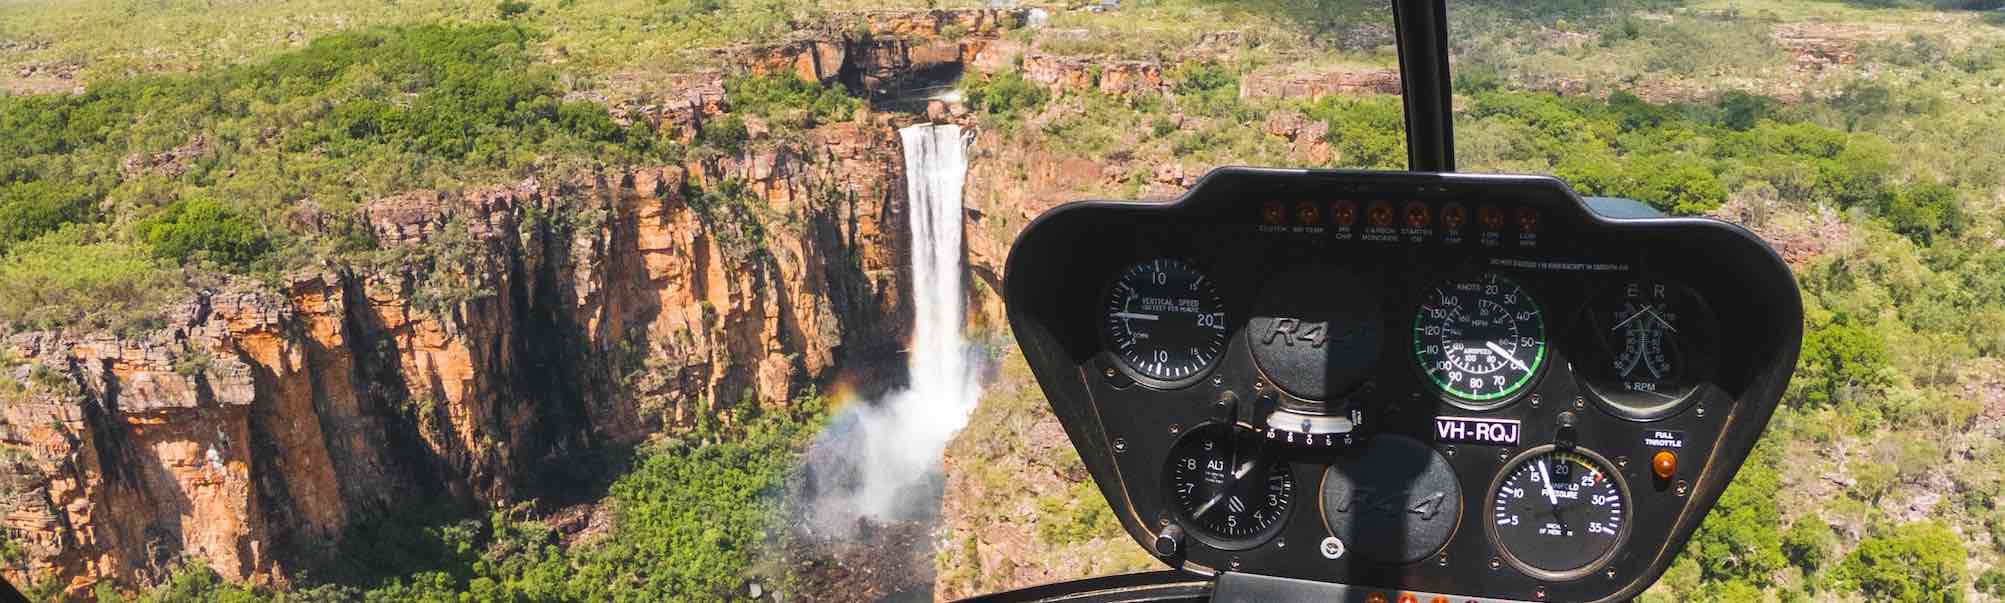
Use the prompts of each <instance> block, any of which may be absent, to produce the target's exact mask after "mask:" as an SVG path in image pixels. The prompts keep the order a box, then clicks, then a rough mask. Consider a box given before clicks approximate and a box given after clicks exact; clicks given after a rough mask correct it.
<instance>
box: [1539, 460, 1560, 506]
mask: <svg viewBox="0 0 2005 603" xmlns="http://www.w3.org/2000/svg"><path fill="white" fill-rule="evenodd" d="M1539 482H1540V483H1543V484H1545V492H1546V500H1549V501H1552V508H1553V512H1554V513H1558V512H1559V492H1555V491H1553V489H1552V474H1551V473H1549V472H1547V471H1546V462H1545V461H1544V460H1540V461H1539Z"/></svg>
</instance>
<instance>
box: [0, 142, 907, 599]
mask: <svg viewBox="0 0 2005 603" xmlns="http://www.w3.org/2000/svg"><path fill="white" fill-rule="evenodd" d="M751 148H752V149H754V150H752V151H749V152H747V153H744V154H743V155H740V156H733V157H727V158H718V159H710V160H706V161H701V162H692V163H691V164H689V165H686V166H662V167H654V168H648V169H640V170H635V171H631V172H626V173H591V172H588V173H583V174H579V175H576V176H575V177H572V178H568V179H565V180H563V181H560V182H553V181H540V180H528V181H524V182H521V183H519V184H517V185H513V186H507V187H500V188H493V189H485V190H473V191H463V192H455V193H446V192H436V191H418V192H412V193H408V194H403V195H397V196H393V197H389V198H385V199H381V200H378V201H376V202H374V203H371V204H369V205H368V206H367V207H366V208H365V210H364V215H365V216H366V219H367V220H368V222H369V225H370V227H371V228H372V229H373V230H374V231H375V234H376V235H377V238H378V240H379V242H380V244H381V246H382V247H383V248H384V249H385V252H384V255H385V256H386V259H385V260H383V261H382V262H381V265H377V266H329V267H327V268H326V269H325V270H324V271H322V272H320V273H316V274H304V275H297V276H296V277H294V278H292V279H291V281H290V282H289V283H286V284H285V285H283V286H282V287H279V288H278V289H279V290H277V291H272V290H269V289H262V288H257V287H251V286H239V287H227V288H225V289H223V290H220V291H212V292H205V293H203V294H201V295H200V296H198V297H197V298H196V299H194V300H193V301H191V302H190V303H188V304H187V305H186V306H185V307H183V308H180V309H178V310H177V311H176V312H175V313H174V315H173V318H172V320H171V321H170V323H171V324H169V325H168V326H167V327H166V328H163V329H161V330H160V331H158V332H155V333H152V334H150V335H147V336H145V337H140V338H136V339H118V338H114V337H110V336H80V335H70V334H60V333H28V334H22V335H17V336H14V337H11V338H9V339H7V340H5V346H4V349H5V350H6V351H7V356H6V357H7V358H8V359H9V360H8V364H9V365H10V366H9V367H8V368H7V369H6V370H7V371H9V373H10V375H11V376H13V377H15V381H18V382H21V383H26V384H28V385H27V386H26V387H25V388H23V389H22V390H21V391H18V392H13V393H5V392H0V395H4V396H7V397H8V398H9V400H8V402H9V403H7V404H4V405H0V408H4V409H5V414H4V419H5V421H4V423H0V449H4V451H5V452H4V455H0V459H4V461H5V466H4V474H0V478H4V479H3V480H0V495H4V498H0V505H4V507H0V508H4V510H5V513H4V516H0V522H4V527H5V528H6V529H7V530H9V531H10V532H11V533H12V534H14V535H16V536H17V537H18V538H17V539H16V541H17V542H20V543H23V544H24V545H25V546H24V547H23V548H25V551H22V552H23V553H25V555H24V558H23V559H20V560H19V561H20V562H23V563H21V565H23V566H25V567H23V568H21V569H25V573H14V574H10V575H9V577H10V579H13V580H15V581H16V583H17V584H25V583H26V582H28V580H27V579H28V578H30V577H32V578H33V579H35V580H43V579H48V578H49V577H52V576H53V577H56V578H58V579H61V580H63V581H65V583H66V584H68V585H69V586H70V587H71V590H72V592H80V591H82V590H84V589H86V588H88V586H89V585H90V584H91V583H93V582H94V581H95V580H97V579H99V578H104V577H111V578H117V579H120V580H121V581H141V582H145V581H151V580H153V579H157V578H159V577H161V576H163V575H165V573H166V572H167V571H168V570H169V569H170V567H171V565H172V564H173V563H175V562H177V561H178V560H179V559H180V558H182V557H184V556H185V557H186V558H191V559H194V560H198V561H202V562H205V563H206V564H208V565H209V566H210V567H212V568H214V569H215V570H217V571H218V572H219V573H221V574H223V575H224V576H225V577H226V578H230V579H245V578H252V579H269V580H283V579H284V578H285V576H286V575H287V572H288V570H289V568H287V567H285V565H284V564H285V561H284V560H286V559H289V558H291V557H290V556H289V555H288V552H290V551H294V550H296V548H297V547H302V546H311V545H313V544H315V543H318V542H323V541H325V540H327V539H329V538H331V537H334V536H338V535H339V534H340V532H341V530H342V529H343V528H344V527H346V526H349V525H353V524H354V523H356V522H357V521H359V520H362V519H366V518H368V517H370V516H373V515H379V514H382V513H384V512H387V511H391V510H394V509H398V508H408V507H409V505H411V504H413V502H414V501H422V500H428V499H439V500H463V501H464V500H485V501H500V500H513V499H520V498H526V497H531V496H539V495H548V494H551V493H562V491H563V490H564V488H565V487H566V486H568V485H572V484H576V483H579V482H580V481H581V479H583V478H586V477H589V476H581V475H574V474H573V473H572V472H573V471H574V470H575V469H574V468H575V464H574V463H572V462H569V461H571V460H572V459H573V458H574V457H575V456H576V455H578V454H581V453H585V452H587V451H590V450H594V449H597V448H600V447H603V446H604V445H607V444H620V443H631V442H635V441H637V440H639V439H641V438H643V437H645V436H647V435H648V434H651V433H655V432H657V431H660V430H662V429H665V428H673V426H674V425H676V424H678V423H687V422H688V421H691V420H693V419H694V418H695V417H696V416H697V414H698V413H705V412H708V411H710V410H711V409H713V408H715V407H717V406H720V405H730V404H736V403H740V401H741V396H744V398H742V399H743V400H748V401H751V402H755V403H760V404H781V403H784V402H785V401H786V400H787V399H788V398H789V397H790V396H791V395H793V394H794V393H796V391H797V390H798V389H799V388H801V387H803V386H805V385H807V384H809V383H811V382H813V381H817V380H823V379H827V378H829V377H830V376H831V375H832V374H833V371H834V370H835V369H836V366H837V358H839V357H856V356H868V355H870V354H871V351H872V350H883V349H886V348H890V347H891V346H895V345H896V342H897V340H898V338H899V337H900V332H899V329H900V328H902V325H904V324H906V323H907V322H909V321H906V320H901V319H900V318H899V316H901V315H902V314H908V313H909V310H908V309H906V308H905V303H904V301H903V299H904V298H905V296H906V295H907V294H906V293H905V292H901V291H900V290H899V288H900V287H901V286H906V284H905V283H902V282H900V280H899V279H898V278H896V277H895V274H896V272H897V270H896V267H898V266H901V265H902V263H903V259H902V258H904V257H905V254H904V251H903V249H902V246H903V239H904V232H905V228H904V226H903V219H904V216H903V204H902V200H903V191H904V187H903V176H902V167H901V163H902V162H901V161H900V155H899V147H898V143H897V139H896V134H895V131H894V130H893V129H892V128H891V127H890V124H888V123H869V124H866V123H856V124H837V125H833V126H828V127H823V128H817V129H815V130H813V131H811V132H810V133H809V135H808V136H807V140H806V141H805V142H792V143H783V142H773V141H754V143H753V144H752V145H751ZM732 187H736V188H742V191H743V192H742V193H738V194H736V195H727V194H723V193H719V191H720V190H722V189H726V188H732ZM10 565H12V564H10Z"/></svg>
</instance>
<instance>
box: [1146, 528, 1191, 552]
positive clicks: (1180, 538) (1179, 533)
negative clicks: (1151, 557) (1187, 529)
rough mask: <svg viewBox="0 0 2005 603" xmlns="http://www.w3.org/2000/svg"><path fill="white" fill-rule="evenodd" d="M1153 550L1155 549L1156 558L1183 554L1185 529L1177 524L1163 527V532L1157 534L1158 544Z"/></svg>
mask: <svg viewBox="0 0 2005 603" xmlns="http://www.w3.org/2000/svg"><path fill="white" fill-rule="evenodd" d="M1152 548H1154V549H1155V551H1156V556H1158V557H1175V556H1177V554H1178V553H1182V552H1183V548H1184V529H1183V527H1182V526H1179V525H1177V524H1170V525H1167V526H1163V531H1161V532H1157V533H1156V543H1155V546H1154V547H1152Z"/></svg>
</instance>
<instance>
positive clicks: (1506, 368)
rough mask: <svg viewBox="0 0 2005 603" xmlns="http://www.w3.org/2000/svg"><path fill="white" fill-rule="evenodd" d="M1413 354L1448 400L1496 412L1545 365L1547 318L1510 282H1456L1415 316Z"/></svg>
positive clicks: (1494, 278) (1495, 278) (1490, 278)
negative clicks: (1447, 396)
mask: <svg viewBox="0 0 2005 603" xmlns="http://www.w3.org/2000/svg"><path fill="white" fill-rule="evenodd" d="M1413 355H1414V361H1415V362H1416V363H1417V364H1418V367H1419V369H1420V371H1421V372H1422V373H1424V374H1426V375H1427V378H1428V380H1430V381H1433V382H1434V385H1435V386H1437V387H1440V388H1441V391H1443V392H1445V393H1447V394H1448V395H1449V397H1450V401H1452V402H1455V403H1456V404H1457V405H1459V406H1463V407H1465V408H1470V409H1475V410H1483V409H1489V408H1496V407H1498V406H1502V405H1503V404H1504V403H1506V402H1509V401H1510V400H1511V397H1512V396H1513V395H1515V394H1517V393H1518V392H1519V391H1521V390H1523V389H1524V387H1525V386H1526V385H1527V384H1530V383H1531V381H1532V378H1533V377H1536V376H1537V375H1538V372H1539V367H1540V366H1541V365H1543V364H1544V363H1545V359H1546V332H1545V319H1544V317H1543V316H1542V313H1541V312H1540V310H1539V305H1538V302H1536V301H1533V300H1532V296H1531V294H1530V293H1527V292H1526V291H1525V290H1524V288H1523V287H1520V286H1519V285H1518V283H1517V282H1516V281H1512V280H1511V279H1510V278H1508V277H1505V276H1503V275H1500V274H1496V273H1489V274H1485V275H1483V276H1481V277H1478V278H1473V279H1459V280H1454V281H1450V282H1447V283H1443V284H1441V285H1440V286H1438V287H1435V288H1434V290H1433V291H1430V292H1429V293H1428V295H1427V298H1426V301H1425V302H1424V303H1422V304H1421V306H1420V310H1419V312H1417V313H1416V314H1415V315H1414V317H1413Z"/></svg>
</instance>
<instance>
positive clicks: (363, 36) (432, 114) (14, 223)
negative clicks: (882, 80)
mask: <svg viewBox="0 0 2005 603" xmlns="http://www.w3.org/2000/svg"><path fill="white" fill-rule="evenodd" d="M538 39H539V34H535V33H532V32H530V31H528V30H525V29H520V28H518V27H514V26H500V25H485V26H468V27H440V26H421V27H411V28H402V29H382V30H368V31H361V32H353V33H342V34H336V35H330V36H326V37H322V38H320V39H317V40H315V41H313V42H312V43H311V44H309V45H307V47H305V48H304V49H301V50H298V51H295V52H291V53H287V54H282V55H277V56H275V57H273V58H271V59H270V60H267V61H265V62H262V63H257V64H250V65H243V66H237V67H229V68H224V69H217V70H210V71H205V72H202V73H201V74H198V75H189V76H171V77H137V78H129V79H121V80H112V81H106V82H101V83H98V84H95V85H92V86H91V87H90V88H89V90H87V91H86V92H85V93H83V94H81V95H75V96H23V97H0V130H5V131H7V132H8V133H9V136H6V137H0V253H5V254H6V255H5V256H4V258H0V270H4V271H5V272H6V273H7V274H9V275H11V276H13V277H14V278H10V279H9V283H8V284H7V285H0V286H6V287H15V286H18V285H16V283H23V282H32V283H36V285H37V288H36V289H34V290H33V291H32V294H24V295H7V296H0V322H4V323H5V324H6V325H11V326H12V327H13V328H17V329H18V328H23V327H30V326H33V327H39V328H50V327H62V326H76V327H82V328H101V327H105V326H119V325H125V324H132V323H136V322H144V321H145V319H146V317H145V316H144V314H146V313H148V312H151V311H153V310H154V308H153V307H150V306H148V305H146V304H150V303H153V302H157V301H159V300H160V299H162V298H170V297H171V293H169V292H168V291H166V290H167V289H173V288H175V287H176V285H175V284H174V281H176V280H177V279H175V278H173V277H170V276H167V275H168V274H171V273H172V272H173V271H174V269H175V268H176V267H177V266H181V267H185V268H187V269H190V270H197V271H204V270H221V271H227V272H239V273H242V272H251V273H265V272H270V271H278V270H285V269H289V268H295V267H300V266H306V265H312V264H315V263H318V262H321V261H324V260H327V259H340V258H341V256H342V255H344V254H348V255H350V257H349V258H347V259H357V260H359V259H363V258H362V257H361V256H359V255H355V254H358V253H359V252H366V251H367V250H368V245H369V244H368V243H367V241H368V239H369V236H368V233H366V232H363V231H361V229H362V228H363V227H362V226H361V225H360V224H361V223H360V221H356V220H347V219H338V220H305V221H302V220H294V219H288V216H290V215H293V214H292V212H293V211H294V206H295V204H297V203H300V202H301V200H311V203H312V204H313V206H314V207H315V208H317V209H318V210H319V211H322V212H326V213H328V214H331V215H335V216H342V215H345V214H347V213H348V212H350V211H352V210H353V209H354V208H355V207H356V206H357V204H358V203H359V202H362V201H364V200H367V199H370V198H373V197H376V196H380V195H383V194H387V193H391V192H397V191H402V190H408V189H412V188H425V187H438V188H451V187H456V186H464V185H468V184H482V183H486V182H491V181H493V180H496V179H501V178H506V177H519V176H521V175H526V174H528V173H531V172H533V171H541V170H550V169H552V168H555V169H557V170H559V171H561V170H563V169H565V168H567V167H582V166H587V165H601V164H605V165H622V164H634V163H640V162H667V161H672V160H675V159H678V158H680V157H681V153H682V150H681V148H680V146H679V145H677V144H676V143H674V142H673V141H672V140H671V139H670V138H669V137H668V136H666V133H661V132H656V131H654V130H653V129H652V128H650V127H648V126H646V125H645V124H644V123H636V124H635V125H631V126H621V125H619V124H617V123H615V122H613V121H612V118H611V116H610V115H609V114H608V113H607V111H606V109H605V108H604V107H603V106H600V105H597V104H592V103H585V102H578V101H564V100H561V99H562V97H563V96H564V90H563V89H562V86H561V85H560V81H559V78H558V77H557V74H556V73H555V71H554V70H553V69H551V68H549V67H548V66H545V65H543V64H541V63H539V62H538V61H536V60H535V59H534V54H533V53H534V44H535V43H536V41H537V40H538ZM774 100H775V102H779V101H787V100H791V97H784V96H782V97H776V98H775V99H774ZM822 104H829V103H822ZM835 104H838V105H839V103H835ZM816 106H817V107H820V106H821V104H818V105H816ZM98 208H106V209H107V210H108V212H107V213H102V214H101V213H100V212H99V211H98ZM94 224H103V225H109V224H129V225H131V227H130V228H107V227H104V226H92V227H89V228H81V227H80V228H78V229H76V232H69V231H68V230H66V229H65V227H66V225H94ZM134 252H139V253H142V254H150V255H153V256H155V257H158V258H161V259H164V260H167V262H164V263H158V264H156V263H149V262H141V261H137V260H135V259H133V258H132V256H133V255H134ZM329 256H334V257H333V258H330V257H329ZM72 258H75V259H72ZM77 259H90V260H102V261H101V262H99V261H93V262H92V263H91V264H89V265H79V264H78V263H77ZM43 260H54V261H43ZM67 268H88V269H87V270H81V271H78V270H67ZM57 270H63V271H62V272H56V271H57ZM106 294H109V295H106ZM81 299H109V300H110V306H111V307H109V308H104V309H92V308H86V307H84V306H73V305H71V304H68V303H64V300H81ZM86 312H90V313H97V314H103V315H104V316H85V315H82V313H86Z"/></svg>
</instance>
